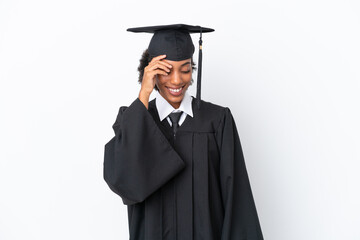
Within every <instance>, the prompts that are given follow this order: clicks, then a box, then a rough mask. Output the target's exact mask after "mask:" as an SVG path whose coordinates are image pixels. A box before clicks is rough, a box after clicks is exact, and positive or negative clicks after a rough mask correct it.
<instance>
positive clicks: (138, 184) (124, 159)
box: [104, 98, 185, 205]
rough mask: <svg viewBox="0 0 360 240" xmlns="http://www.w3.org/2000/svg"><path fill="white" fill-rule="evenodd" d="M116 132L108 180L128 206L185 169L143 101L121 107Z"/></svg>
mask: <svg viewBox="0 0 360 240" xmlns="http://www.w3.org/2000/svg"><path fill="white" fill-rule="evenodd" d="M113 129H114V132H115V136H114V137H113V138H112V139H111V140H110V141H109V142H108V143H107V144H106V145H105V155H104V180H105V181H106V183H107V184H108V185H109V187H110V189H111V190H112V191H114V192H115V193H116V194H118V195H119V196H120V197H121V198H122V199H123V203H124V204H126V205H131V204H135V203H139V202H142V201H144V200H145V199H146V198H147V197H148V196H150V195H151V194H152V193H154V192H155V191H156V190H158V189H159V188H160V187H161V186H163V185H164V184H165V183H167V182H168V181H169V180H170V179H171V178H172V177H174V176H175V175H176V174H177V173H178V172H180V171H181V170H182V169H183V168H184V167H185V163H184V162H183V160H182V159H181V158H180V156H179V155H178V154H177V152H176V151H175V150H174V149H173V148H172V146H171V145H170V143H169V142H168V140H167V139H166V138H165V136H164V135H163V133H162V132H161V130H160V129H159V128H158V126H157V124H156V123H155V121H154V119H153V117H152V116H151V114H150V113H149V112H148V111H147V108H146V107H145V105H144V104H143V103H142V102H141V101H140V99H139V98H137V99H136V100H135V101H134V102H133V103H132V104H131V105H130V106H129V107H124V106H122V107H120V109H119V113H118V116H117V118H116V121H115V123H114V124H113Z"/></svg>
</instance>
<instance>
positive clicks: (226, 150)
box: [216, 108, 263, 240]
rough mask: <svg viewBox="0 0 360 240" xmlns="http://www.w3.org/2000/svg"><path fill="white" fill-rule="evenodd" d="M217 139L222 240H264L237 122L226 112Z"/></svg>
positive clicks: (226, 109) (227, 110) (227, 109)
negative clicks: (222, 219)
mask: <svg viewBox="0 0 360 240" xmlns="http://www.w3.org/2000/svg"><path fill="white" fill-rule="evenodd" d="M224 111H225V113H224V116H223V118H222V120H221V123H220V125H219V128H218V130H217V131H216V138H217V142H218V144H219V149H220V184H221V194H222V200H223V204H224V211H225V214H224V223H223V228H222V236H221V239H222V240H239V239H246V240H263V236H262V232H261V228H260V222H259V219H258V215H257V211H256V207H255V202H254V199H253V195H252V191H251V187H250V182H249V178H248V174H247V171H246V166H245V161H244V156H243V152H242V148H241V143H240V139H239V135H238V132H237V128H236V125H235V121H234V119H233V116H232V114H231V111H230V109H229V108H225V110H224Z"/></svg>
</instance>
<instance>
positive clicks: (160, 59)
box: [148, 55, 172, 68]
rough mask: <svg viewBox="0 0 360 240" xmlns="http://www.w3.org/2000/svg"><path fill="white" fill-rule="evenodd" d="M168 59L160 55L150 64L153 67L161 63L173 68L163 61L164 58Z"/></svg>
mask: <svg viewBox="0 0 360 240" xmlns="http://www.w3.org/2000/svg"><path fill="white" fill-rule="evenodd" d="M165 57H166V55H160V56H157V57H154V58H153V59H152V60H151V61H150V62H149V64H148V65H149V66H152V65H154V64H156V63H161V64H163V65H165V66H167V67H168V68H172V66H171V64H169V63H167V62H166V61H162V60H163V59H164V58H165Z"/></svg>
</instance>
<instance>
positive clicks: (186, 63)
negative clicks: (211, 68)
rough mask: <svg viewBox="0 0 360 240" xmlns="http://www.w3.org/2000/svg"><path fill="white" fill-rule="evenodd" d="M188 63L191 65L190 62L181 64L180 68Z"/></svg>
mask: <svg viewBox="0 0 360 240" xmlns="http://www.w3.org/2000/svg"><path fill="white" fill-rule="evenodd" d="M189 63H191V62H190V61H189V62H186V63H183V64H181V67H182V66H185V65H186V64H189Z"/></svg>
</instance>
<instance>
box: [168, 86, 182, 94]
mask: <svg viewBox="0 0 360 240" xmlns="http://www.w3.org/2000/svg"><path fill="white" fill-rule="evenodd" d="M184 87H185V85H183V86H181V87H179V88H170V87H166V88H168V89H169V90H170V91H171V92H174V93H177V92H180V91H181V90H182V89H183V88H184Z"/></svg>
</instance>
